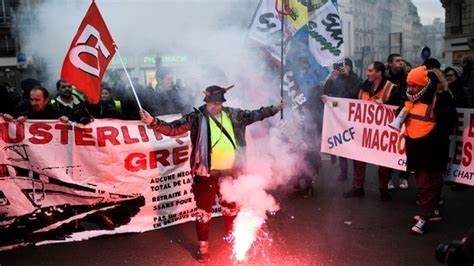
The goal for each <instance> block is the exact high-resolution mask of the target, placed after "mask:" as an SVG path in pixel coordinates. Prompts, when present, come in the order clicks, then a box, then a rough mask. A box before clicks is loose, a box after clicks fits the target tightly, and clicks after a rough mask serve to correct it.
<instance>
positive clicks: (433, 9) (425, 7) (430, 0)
mask: <svg viewBox="0 0 474 266" xmlns="http://www.w3.org/2000/svg"><path fill="white" fill-rule="evenodd" d="M412 2H413V4H415V6H416V8H417V9H418V15H420V18H421V24H423V25H430V24H432V23H433V19H434V18H441V21H443V22H444V16H445V15H444V8H443V6H442V5H441V1H440V0H412Z"/></svg>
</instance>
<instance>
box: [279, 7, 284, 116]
mask: <svg viewBox="0 0 474 266" xmlns="http://www.w3.org/2000/svg"><path fill="white" fill-rule="evenodd" d="M284 2H285V1H284V0H281V10H283V9H284V4H285V3H284ZM284 27H285V15H284V14H283V12H282V14H281V49H280V59H281V65H280V97H281V102H283V78H284V75H285V71H284V69H283V50H284V49H283V46H284V43H283V42H284V40H285V31H284ZM280 119H283V109H281V111H280Z"/></svg>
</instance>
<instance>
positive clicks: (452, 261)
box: [435, 240, 470, 266]
mask: <svg viewBox="0 0 474 266" xmlns="http://www.w3.org/2000/svg"><path fill="white" fill-rule="evenodd" d="M435 257H436V259H437V260H438V261H439V262H441V263H444V264H445V265H448V266H449V265H456V266H458V265H470V264H469V259H468V257H467V255H466V252H464V243H463V242H462V241H459V240H455V241H452V242H450V243H441V244H439V245H438V247H437V248H436V250H435Z"/></svg>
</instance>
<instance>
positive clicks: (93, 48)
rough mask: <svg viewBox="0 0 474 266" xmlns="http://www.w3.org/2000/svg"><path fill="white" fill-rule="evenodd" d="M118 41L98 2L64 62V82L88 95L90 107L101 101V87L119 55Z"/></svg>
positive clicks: (86, 19)
mask: <svg viewBox="0 0 474 266" xmlns="http://www.w3.org/2000/svg"><path fill="white" fill-rule="evenodd" d="M114 45H115V44H114V40H113V39H112V35H110V32H109V30H108V29H107V26H106V25H105V21H104V19H103V18H102V15H101V14H100V12H99V9H98V8H97V6H96V4H95V2H94V1H92V4H91V5H90V7H89V10H87V13H86V16H85V17H84V19H83V20H82V23H81V25H80V26H79V29H78V31H77V33H76V36H75V37H74V39H73V40H72V43H71V47H69V51H68V52H67V54H66V58H64V63H63V68H62V70H61V79H63V80H65V81H67V82H69V83H71V84H72V85H74V86H75V87H76V88H77V89H78V90H80V91H81V92H82V93H84V94H85V95H86V96H87V98H88V100H89V103H94V104H95V103H98V102H99V100H100V83H101V82H102V77H103V76H104V73H105V69H106V68H107V66H108V65H109V62H110V60H112V57H113V56H114V54H115V47H114Z"/></svg>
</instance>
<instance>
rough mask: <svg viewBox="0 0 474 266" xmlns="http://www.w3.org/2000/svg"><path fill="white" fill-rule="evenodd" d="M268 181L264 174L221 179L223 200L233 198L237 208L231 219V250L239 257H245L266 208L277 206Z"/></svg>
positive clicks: (265, 216) (264, 216)
mask: <svg viewBox="0 0 474 266" xmlns="http://www.w3.org/2000/svg"><path fill="white" fill-rule="evenodd" d="M270 185H271V184H270V181H269V180H267V179H266V178H265V177H263V176H258V175H242V176H240V177H239V178H237V179H232V178H226V179H225V180H224V181H223V182H222V183H221V193H222V195H223V198H224V199H225V200H226V201H232V202H236V203H237V206H239V208H240V210H239V213H238V214H237V217H236V218H235V221H234V230H233V232H232V234H233V238H234V247H233V253H234V255H235V258H236V259H237V260H238V261H243V260H245V256H246V254H247V251H248V250H249V249H250V247H251V246H252V244H253V243H254V241H255V239H256V238H257V234H258V232H259V230H260V228H261V227H262V225H263V224H264V223H265V220H266V219H267V211H269V212H275V211H277V210H278V209H279V206H278V204H277V203H276V201H275V199H274V198H273V196H272V195H270V194H268V193H267V192H266V190H268V189H270V188H271V187H270Z"/></svg>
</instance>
